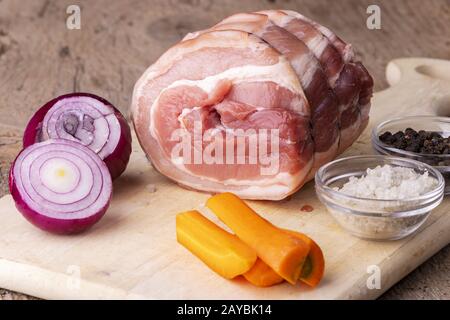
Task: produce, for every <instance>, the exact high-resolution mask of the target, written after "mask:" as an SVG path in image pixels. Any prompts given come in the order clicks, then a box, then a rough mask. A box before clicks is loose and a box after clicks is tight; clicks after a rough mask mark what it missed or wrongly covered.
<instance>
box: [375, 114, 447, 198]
mask: <svg viewBox="0 0 450 320" xmlns="http://www.w3.org/2000/svg"><path fill="white" fill-rule="evenodd" d="M372 146H373V148H374V149H375V151H376V152H377V153H379V154H382V155H391V156H396V157H403V158H408V159H414V160H417V161H421V162H424V163H426V164H429V165H431V166H433V167H434V168H435V169H437V170H438V171H439V172H440V173H442V175H443V177H444V180H445V184H446V186H445V190H444V193H445V194H446V195H449V194H450V118H449V117H436V116H409V117H402V118H395V119H391V120H388V121H385V122H382V123H380V124H379V125H378V126H377V127H375V128H374V129H373V131H372Z"/></svg>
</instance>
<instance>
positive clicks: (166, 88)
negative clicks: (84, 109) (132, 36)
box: [131, 10, 373, 200]
mask: <svg viewBox="0 0 450 320" xmlns="http://www.w3.org/2000/svg"><path fill="white" fill-rule="evenodd" d="M372 89H373V80H372V77H371V76H370V75H369V73H368V72H367V70H366V69H365V68H364V66H363V65H362V64H361V63H360V62H358V61H355V60H354V56H353V51H352V49H351V46H350V45H349V44H346V43H345V42H344V41H342V40H341V39H340V38H339V37H337V36H336V35H335V34H334V33H333V32H331V31H330V30H329V29H327V28H325V27H323V26H321V25H320V24H318V23H316V22H314V21H311V20H310V19H308V18H306V17H304V16H302V15H300V14H299V13H296V12H293V11H284V10H280V11H279V10H270V11H261V12H257V13H249V14H248V13H245V14H236V15H233V16H231V17H228V18H226V19H225V20H223V21H221V22H220V23H218V24H217V25H215V26H213V27H212V28H210V29H207V30H203V31H198V32H195V33H191V34H188V35H187V36H186V37H185V38H184V39H183V41H181V42H179V43H178V44H176V45H175V46H173V47H172V48H170V49H169V50H168V51H167V52H166V53H164V54H163V55H162V56H161V57H160V58H159V60H158V61H157V62H156V63H155V64H153V65H152V66H150V67H149V68H148V69H147V70H146V71H145V73H144V74H143V75H142V76H141V78H140V79H139V80H138V82H137V83H136V85H135V88H134V93H133V102H132V106H131V115H132V120H133V123H134V126H135V130H136V133H137V136H138V139H139V142H140V144H141V146H142V148H143V149H144V151H145V153H146V154H147V155H148V157H149V158H150V160H151V161H152V163H153V165H154V166H155V167H156V169H157V170H159V171H160V172H161V173H162V174H164V175H166V176H167V177H169V178H171V179H172V180H174V181H176V182H178V183H179V184H181V185H183V186H187V187H190V188H194V189H197V190H202V191H208V192H225V191H230V192H233V193H235V194H237V195H239V196H240V197H242V198H246V199H268V200H279V199H283V198H285V197H287V196H288V195H290V194H292V193H294V192H295V191H297V190H298V189H299V188H301V187H302V186H303V185H304V184H305V183H306V182H307V181H308V180H310V179H311V178H313V176H314V173H315V171H316V170H317V168H319V167H320V166H321V165H322V164H324V163H326V162H328V161H330V160H332V159H334V158H335V157H336V156H337V155H338V154H340V153H341V152H343V151H344V150H345V149H346V148H348V147H349V146H350V145H351V144H352V143H353V142H354V141H355V140H356V139H357V138H358V136H359V135H360V134H361V132H362V131H363V130H364V128H365V127H366V125H367V123H368V117H369V109H370V99H371V96H372ZM199 133H200V134H199ZM181 141H182V142H183V143H181ZM212 142H214V144H213V143H212ZM274 142H276V143H275V144H274ZM255 146H257V148H256V150H257V151H256V152H255V151H254V149H255V148H254V147H255ZM188 147H190V148H188Z"/></svg>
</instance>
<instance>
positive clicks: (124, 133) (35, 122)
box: [23, 92, 131, 180]
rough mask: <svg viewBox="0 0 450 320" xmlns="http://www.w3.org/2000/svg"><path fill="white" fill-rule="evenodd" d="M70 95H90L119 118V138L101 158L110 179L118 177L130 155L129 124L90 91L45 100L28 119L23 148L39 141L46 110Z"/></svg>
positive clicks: (116, 111) (119, 113)
mask: <svg viewBox="0 0 450 320" xmlns="http://www.w3.org/2000/svg"><path fill="white" fill-rule="evenodd" d="M71 97H90V98H93V99H96V100H99V101H101V102H102V103H104V104H105V105H107V106H110V107H112V108H113V109H114V115H115V116H116V118H117V120H119V124H120V130H121V134H120V140H119V142H118V143H117V146H116V148H115V149H114V151H113V152H112V153H111V154H110V155H109V156H107V157H106V158H105V159H103V161H104V162H105V164H106V166H107V167H108V170H109V172H110V173H111V178H112V180H114V179H116V178H118V177H119V176H120V175H121V174H122V173H123V172H124V171H125V169H126V168H127V165H128V161H129V160H130V155H131V130H130V126H129V125H128V123H127V120H126V119H125V118H124V116H123V115H122V113H121V112H120V111H119V110H118V109H117V108H116V107H114V106H113V105H112V104H111V103H110V102H109V101H108V100H106V99H104V98H102V97H99V96H97V95H95V94H92V93H85V92H75V93H69V94H65V95H62V96H59V97H56V98H54V99H52V100H50V101H49V102H47V103H46V104H44V105H43V106H42V107H41V108H40V109H39V110H38V111H36V113H35V114H34V115H33V116H32V117H31V119H30V121H28V124H27V126H26V128H25V131H24V134H23V148H26V147H28V146H30V145H32V144H35V143H36V142H40V140H39V139H40V137H39V136H40V130H41V123H42V121H43V120H44V118H45V115H46V114H47V112H48V110H50V109H51V107H53V105H54V104H55V103H57V102H58V101H59V100H62V99H65V98H71Z"/></svg>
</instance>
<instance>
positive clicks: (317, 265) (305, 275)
mask: <svg viewBox="0 0 450 320" xmlns="http://www.w3.org/2000/svg"><path fill="white" fill-rule="evenodd" d="M282 230H283V231H285V232H287V233H289V234H291V235H293V236H295V237H299V238H300V239H302V240H304V241H305V242H308V243H309V246H310V250H309V254H308V256H307V257H306V261H305V263H304V264H303V268H302V272H301V275H300V278H299V280H300V281H301V282H303V283H305V284H307V285H308V286H310V287H315V286H317V285H318V284H319V282H320V280H321V279H322V277H323V273H324V270H325V260H324V258H323V253H322V250H321V249H320V247H319V246H318V245H317V243H316V242H314V240H312V239H311V238H309V237H308V236H307V235H305V234H303V233H300V232H296V231H292V230H287V229H282ZM244 277H245V279H247V280H248V281H249V282H250V283H252V284H254V285H256V286H260V287H270V286H273V285H275V284H278V283H280V282H282V281H283V278H281V277H280V276H279V275H278V274H277V273H276V272H275V271H273V269H272V268H271V267H269V266H268V265H267V264H266V263H265V262H264V261H262V260H261V259H258V260H256V263H255V265H254V266H253V268H251V269H250V270H249V271H248V272H246V273H244Z"/></svg>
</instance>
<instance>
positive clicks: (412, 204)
mask: <svg viewBox="0 0 450 320" xmlns="http://www.w3.org/2000/svg"><path fill="white" fill-rule="evenodd" d="M386 166H388V167H389V168H388V170H389V169H392V170H393V171H394V170H399V169H400V170H403V169H404V170H407V171H410V173H413V174H414V175H417V176H421V177H422V179H420V180H415V181H414V179H413V180H412V181H411V180H409V179H408V177H405V179H402V180H401V181H398V186H399V187H398V188H396V187H394V188H391V189H395V192H389V194H387V195H381V196H380V195H377V197H370V196H365V197H364V196H361V193H360V192H348V191H349V190H348V189H347V190H345V187H346V185H348V184H349V183H350V184H354V183H355V181H356V182H358V181H357V180H359V181H360V179H365V178H367V177H368V176H369V175H370V171H369V170H368V169H370V170H373V171H378V172H379V173H380V172H381V173H382V174H380V175H379V179H375V180H376V181H375V180H374V179H373V178H369V180H370V181H368V180H366V184H365V186H364V185H361V186H356V187H357V188H359V189H366V190H368V191H370V192H372V191H373V190H379V191H381V192H383V191H384V190H383V189H385V188H386V187H387V185H384V183H386V184H388V182H387V180H389V179H388V176H389V174H385V173H386V172H385V170H384V169H383V168H384V167H386ZM400 176H401V175H400ZM430 179H434V181H433V183H432V184H430V183H428V184H427V183H424V182H426V181H428V182H430ZM380 182H381V184H380ZM402 182H404V183H403V184H402ZM424 184H427V185H428V186H427V187H426V188H425V187H424ZM315 187H316V193H317V196H318V198H319V200H320V201H321V202H322V203H323V204H324V205H325V206H326V208H327V210H328V212H330V214H331V215H332V216H333V217H334V218H335V219H336V221H337V222H338V223H339V225H341V227H342V228H344V229H345V230H346V231H347V232H349V233H350V234H352V235H354V236H357V237H359V238H363V239H369V240H397V239H401V238H404V237H406V236H408V235H410V234H412V233H413V232H414V231H416V230H417V229H418V228H419V227H420V226H421V225H422V224H423V223H424V222H425V221H426V219H427V218H428V217H429V215H430V213H431V211H432V210H433V209H434V208H436V207H437V206H438V205H439V204H440V203H441V202H442V199H443V192H444V178H443V177H442V175H441V174H440V172H439V171H437V170H436V169H434V168H433V167H431V166H429V165H427V164H425V163H422V162H419V161H415V160H411V159H406V158H398V157H390V156H382V155H369V156H353V157H347V158H341V159H338V160H334V161H332V162H329V163H327V164H325V165H323V166H322V167H321V168H320V169H319V170H318V171H317V172H316V176H315ZM422 189H423V190H422ZM414 190H415V191H418V190H421V191H420V192H419V191H418V192H415V191H414ZM353 191H355V190H353ZM356 191H360V190H356ZM370 192H369V193H370ZM355 193H358V194H356V195H355ZM394 193H395V194H394ZM415 193H418V195H415Z"/></svg>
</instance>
